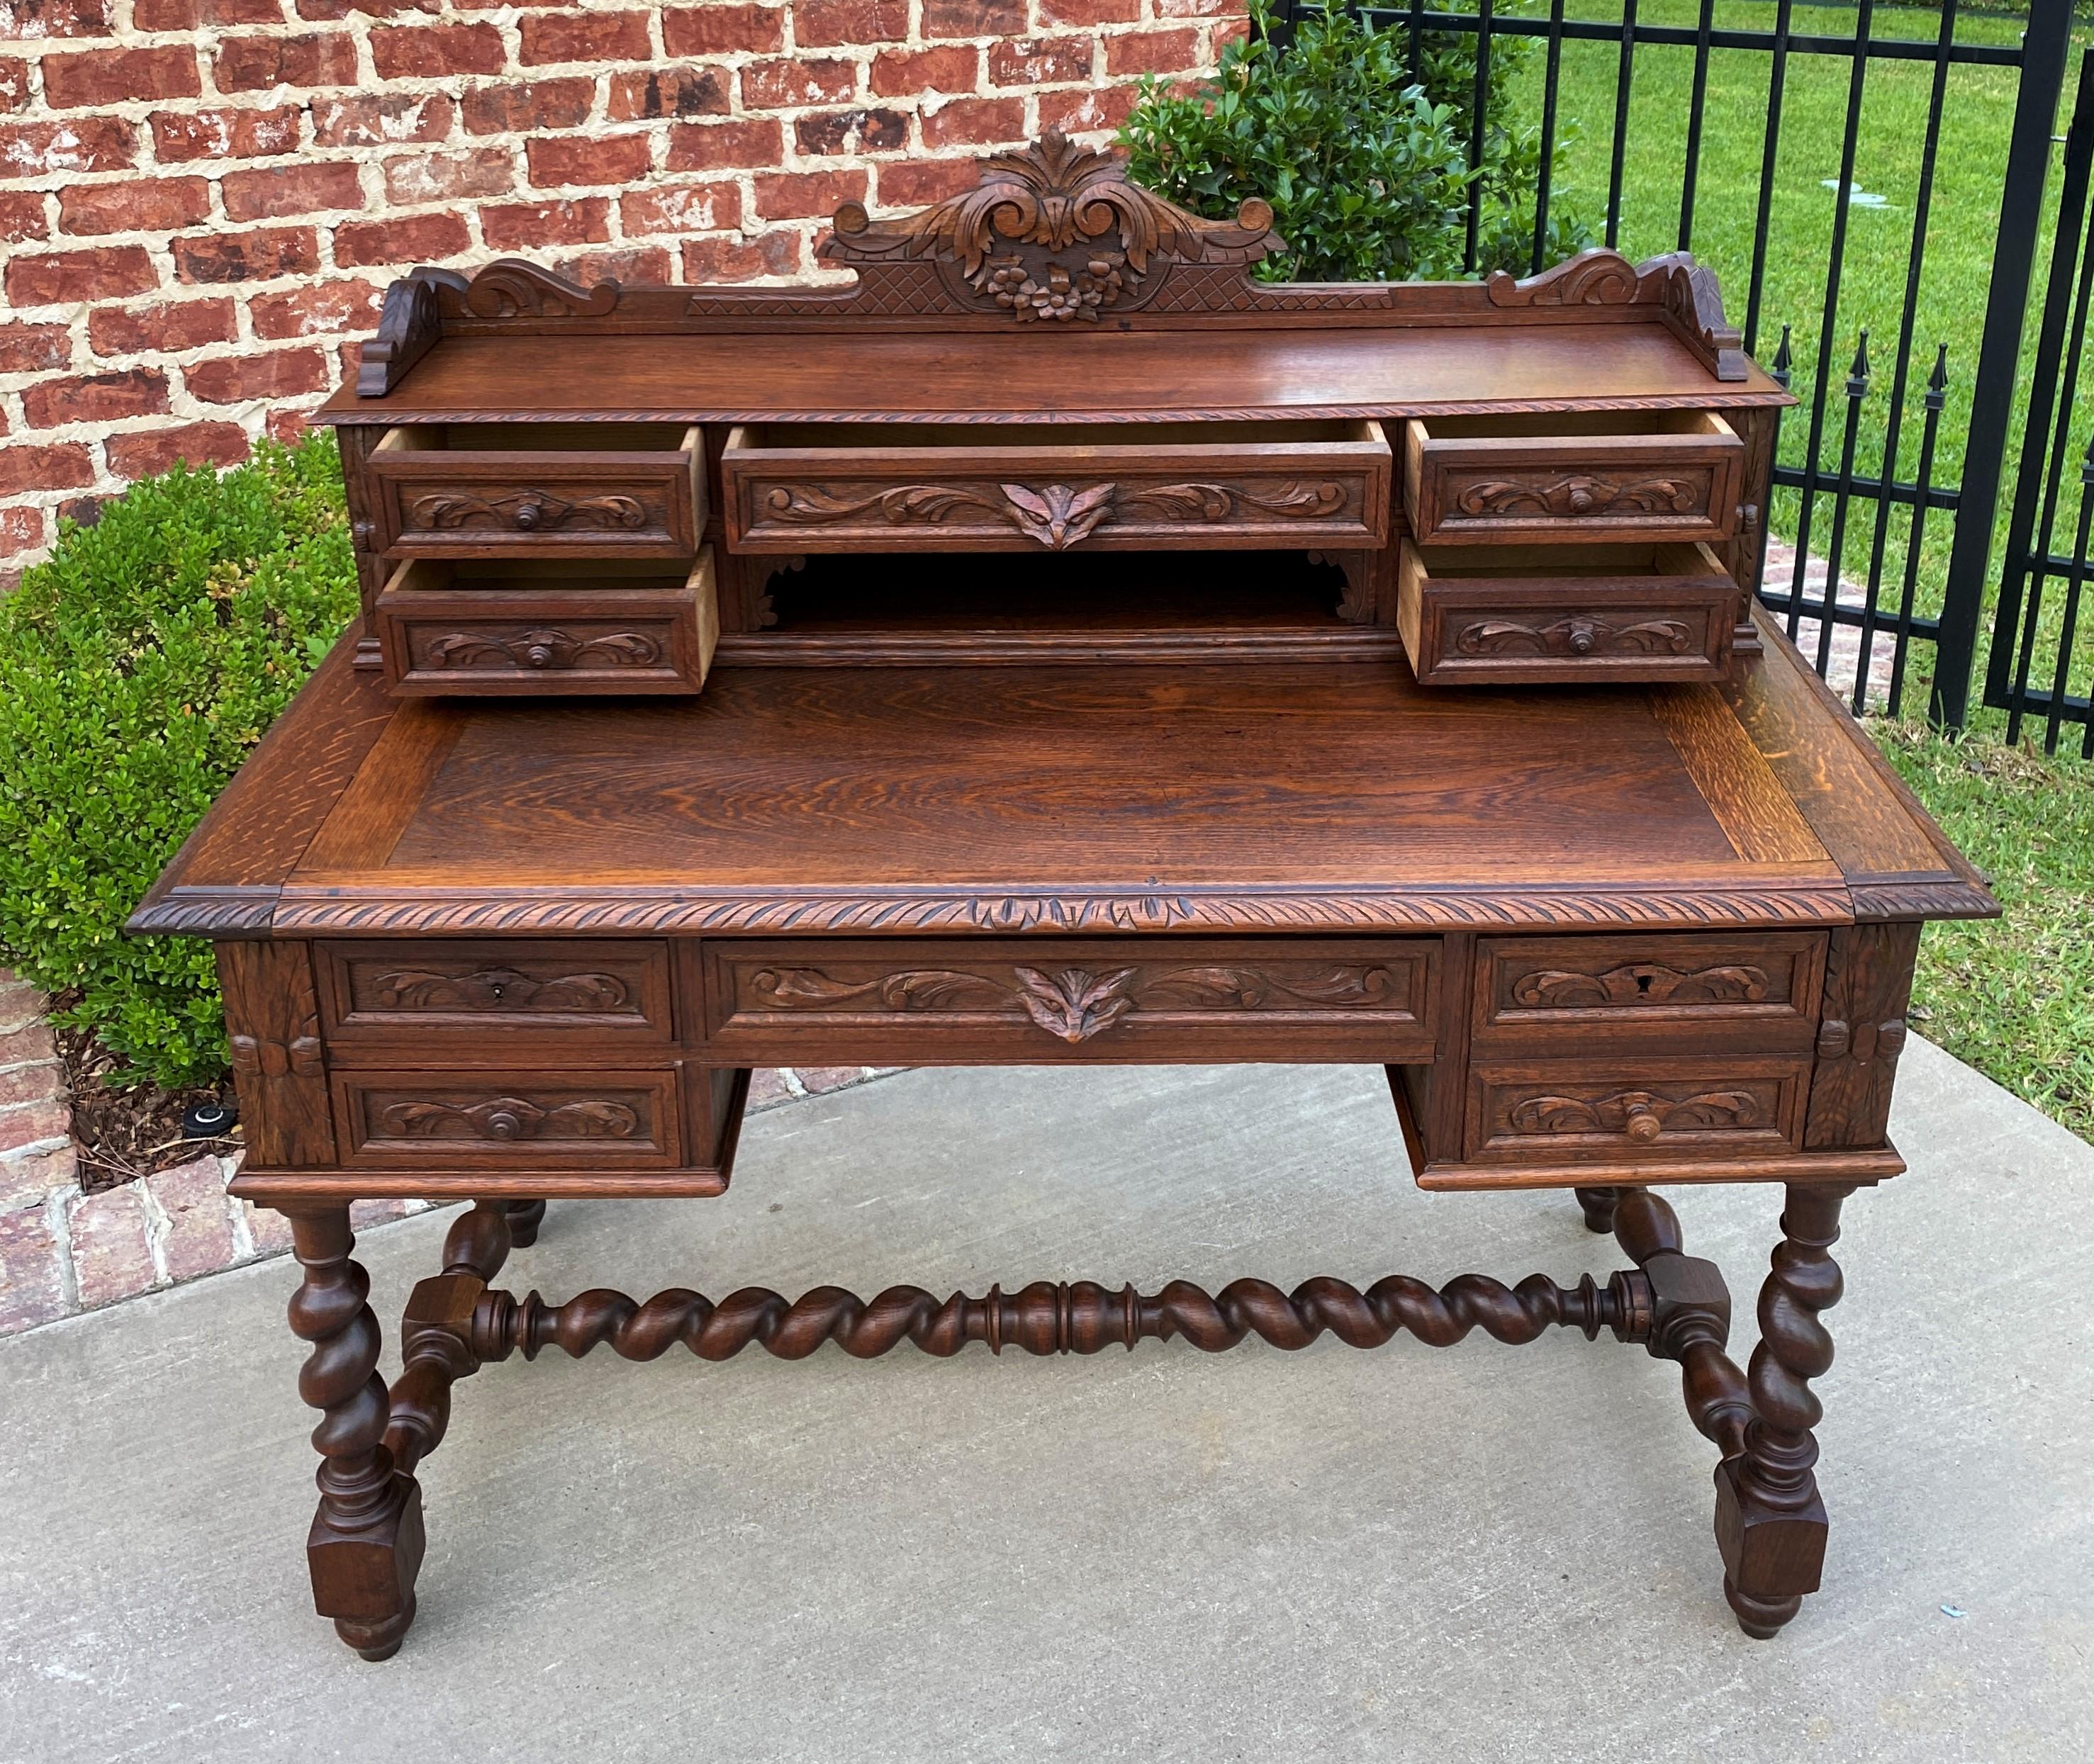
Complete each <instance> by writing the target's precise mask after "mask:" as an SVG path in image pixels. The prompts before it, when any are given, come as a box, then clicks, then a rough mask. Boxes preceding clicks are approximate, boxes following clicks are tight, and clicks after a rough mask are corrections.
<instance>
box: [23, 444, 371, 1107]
mask: <svg viewBox="0 0 2094 1764" xmlns="http://www.w3.org/2000/svg"><path fill="white" fill-rule="evenodd" d="M355 610H356V570H355V565H354V561H353V559H352V558H351V556H350V543H349V530H348V524H347V521H346V519H345V514H344V510H343V507H342V495H341V473H340V469H339V466H338V465H337V458H336V453H335V448H334V442H333V438H332V436H328V435H326V434H324V433H321V434H315V435H314V436H311V437H310V438H309V439H307V440H305V441H303V442H302V443H301V444H299V445H298V446H297V447H295V448H285V447H280V446H277V445H276V444H273V443H269V442H263V443H262V444H260V445H258V447H257V449H256V450H255V456H254V459H253V461H252V462H250V463H249V464H247V465H245V466H238V467H237V468H235V469H234V470H231V471H228V472H227V473H226V474H225V475H224V476H222V477H221V476H219V475H216V474H215V473H213V472H211V471H209V470H198V471H190V470H185V469H184V468H182V467H180V466H177V467H176V469H175V470H172V471H171V472H168V473H167V474H165V475H163V476H160V477H158V478H151V479H146V480H144V481H142V482H141V483H137V484H135V485H133V487H132V488H130V489H129V490H128V491H127V492H125V493H124V495H123V496H120V497H119V498H117V499H116V500H115V501H112V502H111V503H109V504H107V505H106V506H105V507H104V508H103V509H102V514H101V518H100V519H99V520H98V522H96V523H95V525H93V527H75V526H72V525H71V524H69V523H68V524H66V525H64V526H63V527H61V529H60V532H59V540H58V544H57V545H56V547H55V548H54V551H53V553H52V555H51V557H50V561H48V562H46V563H43V564H40V565H38V566H36V567H35V568H33V569H32V570H29V571H28V572H27V573H26V574H24V577H23V579H22V583H21V586H20V587H19V588H18V589H16V590H15V592H14V593H13V594H11V595H0V963H4V964H6V965H8V966H11V967H13V968H15V969H17V970H18V971H19V972H20V973H22V974H23V976H24V977H25V978H27V979H28V980H30V981H32V982H33V983H35V984H36V985H37V986H43V987H46V988H47V989H49V990H51V991H53V992H55V993H62V994H65V995H69V996H72V997H76V999H77V1003H74V1004H73V1005H72V1007H71V1008H70V1010H69V1011H68V1012H67V1016H68V1019H69V1021H72V1022H74V1023H76V1024H78V1025H80V1026H82V1027H85V1028H88V1029H93V1031H94V1032H95V1034H97V1035H98V1037H99V1038H100V1039H101V1041H102V1044H103V1045H104V1046H105V1047H106V1048H107V1049H108V1050H109V1051H111V1053H113V1054H115V1055H116V1056H117V1057H118V1058H119V1060H122V1061H124V1062H125V1063H126V1064H127V1067H128V1071H127V1073H125V1076H126V1077H148V1078H150V1079H151V1080H153V1081H154V1082H156V1083H159V1084H160V1085H163V1086H167V1087H168V1088H170V1089H174V1088H180V1087H182V1086H191V1085H201V1084H209V1083H212V1082H215V1081H216V1080H218V1079H219V1077H221V1076H222V1075H223V1074H224V1070H225V1029H224V1022H223V1021H222V1019H221V1016H220V1008H219V995H218V984H217V981H216V979H215V976H214V973H213V970H212V964H211V949H210V946H209V945H207V944H206V943H201V942H198V940H196V939H194V938H131V937H127V936H125V935H124V933H123V931H122V930H121V929H120V927H121V926H122V925H123V922H124V918H125V917H126V916H127V915H128V913H129V912H130V911H131V908H133V906H134V905H136V904H137V900H138V898H139V896H140V895H142V894H143V893H144V892H145V891H146V887H147V886H148V885H149V884H150V882H152V880H153V878H154V876H155V875H156V874H157V873H159V869H160V868H161V866H162V865H164V864H165V863H166V862H167V860H168V859H169V858H170V857H172V856H173V855H174V852H175V849H176V847H177V846H179V845H180V843H182V841H183V839H185V838H186V837H187V836H188V834H189V830H190V829H191V828H193V826H195V825H196V824H197V822H198V821H199V820H200V819H202V816H203V813H204V811H205V810H206V808H209V807H210V806H211V801H212V799H213V798H215V796H216V795H218V793H219V791H221V790H222V789H224V787H225V782H226V780H227V779H228V778H230V777H231V776H232V772H233V769H234V768H235V767H236V766H237V765H239V764H240V762H241V760H242V759H243V758H244V757H245V755H246V753H247V752H248V750H249V749H250V748H252V747H253V746H254V743H256V741H258V739H261V735H262V732H263V730H265V729H267V727H268V726H269V725H270V722H272V720H273V719H274V718H275V717H276V713H278V712H279V711H280V710H281V709H283V708H284V705H285V702H286V701H287V700H289V697H290V696H291V694H292V693H293V692H294V691H297V689H298V687H299V685H300V684H301V683H302V682H303V681H304V679H305V678H306V675H307V674H309V673H311V671H312V669H313V668H314V666H315V665H316V664H317V663H318V662H319V660H320V658H321V657H324V655H325V654H326V653H327V652H328V648H329V647H330V645H332V643H333V641H334V639H335V638H336V636H337V634H338V633H340V631H341V630H342V628H343V627H344V626H345V625H346V624H347V623H348V622H349V620H350V618H351V617H352V616H353V615H354V613H355Z"/></svg>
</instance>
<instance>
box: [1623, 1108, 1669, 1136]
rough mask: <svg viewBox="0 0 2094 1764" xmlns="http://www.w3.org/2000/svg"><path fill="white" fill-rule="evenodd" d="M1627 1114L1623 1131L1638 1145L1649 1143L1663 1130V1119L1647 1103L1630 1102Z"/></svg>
mask: <svg viewBox="0 0 2094 1764" xmlns="http://www.w3.org/2000/svg"><path fill="white" fill-rule="evenodd" d="M1628 1116H1629V1118H1628V1122H1627V1126H1626V1127H1625V1129H1624V1131H1625V1132H1627V1134H1628V1136H1629V1138H1631V1139H1633V1140H1634V1141H1636V1143H1637V1144H1638V1145H1640V1146H1647V1145H1649V1143H1650V1142H1651V1141H1652V1140H1653V1139H1655V1138H1657V1136H1658V1135H1659V1134H1660V1133H1662V1132H1664V1130H1665V1123H1664V1121H1663V1120H1661V1119H1660V1118H1659V1117H1658V1116H1657V1113H1656V1112H1654V1111H1653V1109H1652V1108H1651V1107H1649V1104H1647V1103H1631V1104H1630V1105H1629V1111H1628Z"/></svg>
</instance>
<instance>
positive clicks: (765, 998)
mask: <svg viewBox="0 0 2094 1764" xmlns="http://www.w3.org/2000/svg"><path fill="white" fill-rule="evenodd" d="M1011 974H1012V978H1011V980H1010V982H1004V981H1001V980H999V979H997V978H996V977H994V976H993V975H989V974H984V973H964V972H960V971H957V970H954V969H900V970H897V971H895V972H893V973H886V974H878V975H874V976H872V977H869V978H866V979H839V978H837V977H835V976H834V975H832V974H828V973H823V971H822V970H821V969H818V968H761V969H756V970H755V971H754V972H753V973H750V974H749V976H748V978H747V985H748V988H749V997H750V998H751V999H753V1000H754V1002H755V1003H757V1004H758V1005H759V1006H760V1007H762V1008H769V1009H772V1010H780V1011H807V1010H815V1011H832V1010H836V1009H837V1008H841V1007H848V1006H849V1005H853V1004H858V1003H877V1004H878V1005H879V1006H880V1008H883V1009H885V1010H888V1011H895V1012H917V1011H923V1012H938V1011H950V1012H975V1011H981V1010H984V1009H990V1010H993V1009H995V1008H997V1007H999V1006H1001V1007H1003V1008H1006V1009H1007V1008H1009V1007H1010V1006H1012V1005H1015V1006H1017V1007H1018V1008H1019V1009H1020V1010H1022V1011H1023V1012H1025V1014H1026V1015H1027V1016H1028V1017H1029V1018H1031V1019H1032V1021H1033V1023H1034V1024H1035V1025H1037V1026H1038V1027H1040V1028H1041V1029H1045V1030H1046V1031H1047V1032H1048V1033H1049V1034H1051V1035H1054V1036H1056V1037H1058V1038H1060V1039H1062V1040H1063V1041H1067V1042H1080V1041H1085V1040H1088V1038H1090V1037H1092V1036H1093V1035H1097V1034H1102V1033H1103V1032H1104V1031H1106V1029H1110V1028H1112V1027H1113V1026H1114V1025H1115V1024H1118V1023H1119V1022H1120V1021H1123V1019H1124V1018H1125V1017H1126V1016H1127V1013H1128V1012H1131V1011H1136V1010H1163V1011H1169V1010H1173V1009H1178V1010H1184V1009H1193V1010H1202V1011H1210V1010H1232V1011H1245V1012H1254V1011H1262V1010H1266V1009H1275V1008H1277V1009H1284V1008H1288V1007H1289V1006H1290V1005H1292V1006H1310V1007H1314V1008H1322V1009H1346V1008H1356V1009H1367V1008H1375V1007H1377V1006H1381V1005H1392V1004H1401V1003H1403V1002H1404V1001H1405V999H1406V998H1407V997H1408V990H1407V985H1406V982H1405V978H1404V977H1403V976H1402V975H1401V973H1399V972H1398V970H1397V969H1392V968H1390V967H1388V966H1386V965H1385V964H1380V963H1366V964H1332V965H1331V966H1329V967H1327V968H1324V969H1319V970H1316V971H1313V972H1310V973H1304V974H1300V975H1290V974H1287V973H1275V972H1273V971H1271V970H1267V969H1257V968H1249V967H1231V966H1225V965H1220V964H1212V965H1201V966H1193V967H1186V968H1173V969H1165V970H1163V971H1162V972H1161V973H1146V972H1145V971H1144V970H1143V969H1140V968H1139V967H1131V968H1123V969H1117V970H1114V971H1113V972H1110V973H1103V974H1100V973H1093V972H1092V971H1090V970H1088V969H1081V968H1064V969H1057V970H1054V971H1053V972H1051V973H1050V972H1049V971H1047V970H1045V969H1037V968H1027V967H1014V969H1012V970H1011Z"/></svg>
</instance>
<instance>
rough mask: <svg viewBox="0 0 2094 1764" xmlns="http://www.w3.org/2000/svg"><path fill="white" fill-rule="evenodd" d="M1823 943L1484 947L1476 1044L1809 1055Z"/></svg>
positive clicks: (1758, 939) (1801, 935)
mask: <svg viewBox="0 0 2094 1764" xmlns="http://www.w3.org/2000/svg"><path fill="white" fill-rule="evenodd" d="M1824 964H1825V937H1824V934H1822V932H1815V931H1782V932H1764V933H1761V934H1757V935H1755V936H1753V937H1749V938H1726V937H1700V936H1694V937H1679V938H1668V937H1662V936H1661V937H1649V936H1644V937H1530V938H1484V940H1483V942H1482V943H1481V944H1480V945H1479V947H1478V951H1477V960H1476V999H1475V1025H1476V1033H1477V1035H1478V1038H1479V1041H1495V1042H1504V1043H1506V1044H1527V1043H1534V1044H1540V1043H1543V1042H1555V1043H1562V1042H1569V1043H1574V1044H1575V1042H1579V1041H1581V1040H1584V1039H1587V1038H1590V1037H1592V1036H1593V1035H1595V1034H1598V1035H1601V1036H1603V1037H1605V1038H1607V1039H1608V1040H1610V1041H1614V1040H1618V1039H1621V1038H1626V1037H1634V1036H1643V1037H1646V1038H1656V1039H1657V1040H1658V1041H1660V1042H1665V1041H1667V1040H1673V1041H1674V1042H1675V1045H1677V1042H1676V1038H1678V1037H1680V1036H1682V1035H1691V1036H1692V1037H1693V1038H1694V1039H1695V1045H1696V1046H1700V1047H1710V1048H1712V1049H1713V1048H1737V1049H1740V1050H1754V1049H1774V1048H1781V1049H1788V1050H1793V1051H1802V1050H1804V1049H1805V1048H1807V1047H1809V1045H1810V1041H1811V1036H1812V1033H1813V1025H1814V1023H1815V1021H1816V1020H1817V1015H1818V998H1819V995H1820V992H1821V990H1822V984H1823V977H1824Z"/></svg>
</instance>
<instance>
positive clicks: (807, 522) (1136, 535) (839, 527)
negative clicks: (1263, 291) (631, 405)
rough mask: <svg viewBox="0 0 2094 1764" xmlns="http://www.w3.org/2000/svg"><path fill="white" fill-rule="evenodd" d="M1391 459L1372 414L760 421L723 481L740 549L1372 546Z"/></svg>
mask: <svg viewBox="0 0 2094 1764" xmlns="http://www.w3.org/2000/svg"><path fill="white" fill-rule="evenodd" d="M1390 470H1391V466H1390V459H1389V449H1388V440H1387V438H1386V437H1385V436H1384V435H1383V433H1382V430H1381V425H1380V424H1379V423H1371V422H1331V423H1138V424H1120V423H1111V424H1096V425H1090V424H1084V425H1062V424H998V425H997V426H996V427H994V428H993V429H990V428H979V427H975V428H962V427H951V426H941V425H935V424H923V423H766V424H761V425H758V424H751V425H749V426H747V427H741V428H737V429H735V430H734V431H732V432H731V433H730V434H729V435H728V439H727V446H726V449H725V451H724V452H723V453H722V455H721V457H720V487H721V495H722V496H723V498H724V499H725V501H726V504H727V507H726V510H725V514H726V524H727V542H728V547H729V548H731V549H732V550H736V551H745V552H793V553H805V552H822V551H1029V550H1031V549H1032V548H1033V547H1035V546H1036V545H1044V546H1045V547H1046V548H1048V549H1049V551H1063V550H1067V549H1068V548H1071V547H1072V546H1076V545H1087V546H1088V547H1090V548H1093V549H1102V548H1114V549H1117V550H1123V551H1138V550H1148V549H1155V548H1171V549H1173V550H1184V549H1197V548H1238V549H1264V548H1269V547H1274V546H1284V547H1293V546H1297V545H1314V546H1318V547H1331V548H1371V547H1376V546H1379V545H1381V544H1384V543H1385V542H1386V540H1387V539H1388V503H1389V475H1390Z"/></svg>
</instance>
